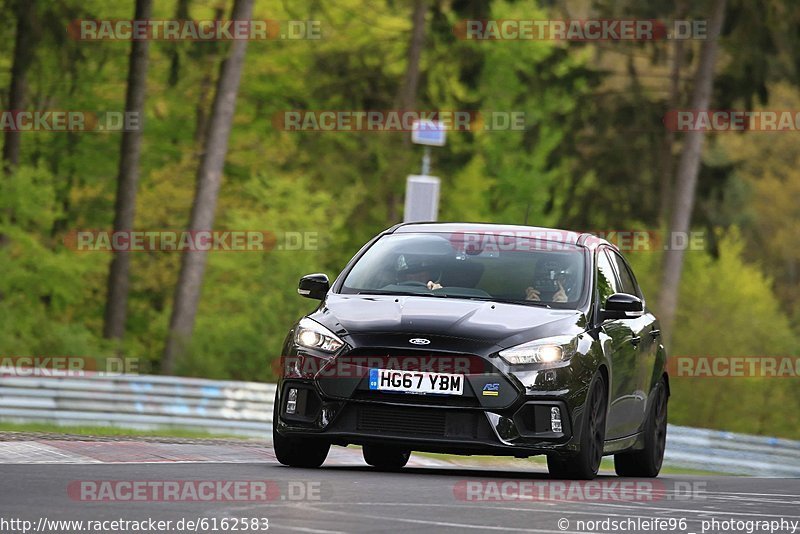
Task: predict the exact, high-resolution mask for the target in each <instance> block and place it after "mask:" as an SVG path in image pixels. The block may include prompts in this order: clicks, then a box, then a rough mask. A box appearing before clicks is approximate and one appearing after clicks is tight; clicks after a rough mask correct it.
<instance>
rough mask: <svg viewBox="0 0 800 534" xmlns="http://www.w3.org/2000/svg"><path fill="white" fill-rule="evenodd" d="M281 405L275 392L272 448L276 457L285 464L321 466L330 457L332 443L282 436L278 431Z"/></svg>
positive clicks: (292, 465)
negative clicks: (279, 407)
mask: <svg viewBox="0 0 800 534" xmlns="http://www.w3.org/2000/svg"><path fill="white" fill-rule="evenodd" d="M279 405H280V402H279V399H278V394H277V393H276V394H275V403H274V406H273V408H272V448H273V449H274V450H275V457H276V458H277V459H278V461H279V462H280V463H282V464H283V465H288V466H291V467H319V466H321V465H322V464H323V462H325V458H327V457H328V451H330V450H331V444H330V443H327V442H325V441H319V440H312V439H296V438H289V437H286V436H282V435H281V434H280V432H278V429H277V426H278V417H279V410H278V406H279Z"/></svg>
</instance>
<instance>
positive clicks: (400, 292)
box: [356, 289, 447, 297]
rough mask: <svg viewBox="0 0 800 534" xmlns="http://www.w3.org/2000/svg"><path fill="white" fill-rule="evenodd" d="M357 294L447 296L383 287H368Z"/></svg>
mask: <svg viewBox="0 0 800 534" xmlns="http://www.w3.org/2000/svg"><path fill="white" fill-rule="evenodd" d="M356 295H399V296H404V297H406V296H407V297H447V295H444V294H441V293H440V294H436V293H417V292H416V291H383V290H381V289H366V290H364V291H359V292H357V293H356Z"/></svg>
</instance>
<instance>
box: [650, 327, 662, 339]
mask: <svg viewBox="0 0 800 534" xmlns="http://www.w3.org/2000/svg"><path fill="white" fill-rule="evenodd" d="M660 335H661V330H656V329H655V328H653V329H652V330H650V336H651V337H652V338H653V339H656V338H657V337H658V336H660Z"/></svg>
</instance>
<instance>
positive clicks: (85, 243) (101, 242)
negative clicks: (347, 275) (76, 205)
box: [64, 230, 320, 252]
mask: <svg viewBox="0 0 800 534" xmlns="http://www.w3.org/2000/svg"><path fill="white" fill-rule="evenodd" d="M64 244H65V245H66V246H67V248H69V249H71V250H75V251H78V252H148V251H159V252H198V251H215V252H267V251H272V250H281V251H298V250H318V249H319V246H320V244H319V233H318V232H315V231H277V232H272V231H264V230H128V231H122V230H120V231H107V230H74V231H71V232H69V233H67V234H66V235H65V237H64Z"/></svg>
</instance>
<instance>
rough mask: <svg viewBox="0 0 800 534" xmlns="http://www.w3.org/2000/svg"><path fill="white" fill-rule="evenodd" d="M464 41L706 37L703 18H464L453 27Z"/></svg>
mask: <svg viewBox="0 0 800 534" xmlns="http://www.w3.org/2000/svg"><path fill="white" fill-rule="evenodd" d="M453 34H454V35H455V36H456V37H457V38H459V39H463V40H467V41H508V40H510V41H660V40H664V39H674V40H688V39H706V38H707V36H708V22H707V21H705V20H675V21H672V22H663V21H660V20H649V19H584V20H577V19H571V20H556V19H538V20H536V19H483V20H478V19H467V20H461V21H459V22H457V23H456V24H455V25H454V26H453Z"/></svg>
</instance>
